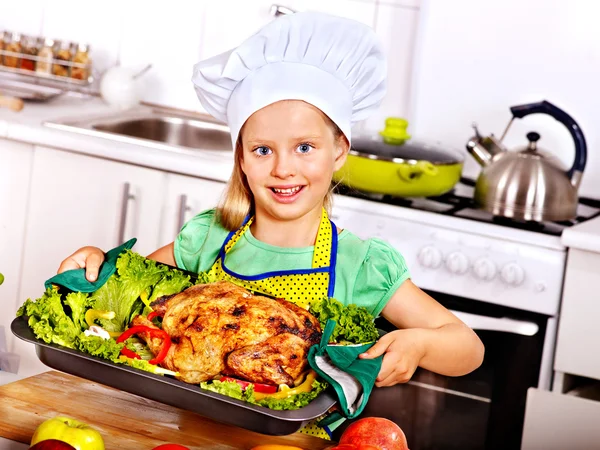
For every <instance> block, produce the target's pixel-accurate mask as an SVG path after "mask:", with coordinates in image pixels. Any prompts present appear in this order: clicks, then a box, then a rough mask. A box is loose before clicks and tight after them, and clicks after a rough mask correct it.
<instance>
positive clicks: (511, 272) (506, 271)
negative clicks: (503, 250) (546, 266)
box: [500, 263, 525, 286]
mask: <svg viewBox="0 0 600 450" xmlns="http://www.w3.org/2000/svg"><path fill="white" fill-rule="evenodd" d="M500 276H501V277H502V281H504V282H505V283H506V284H511V285H513V286H518V285H520V284H521V283H523V281H524V280H525V271H524V270H523V268H522V267H521V266H519V265H518V264H516V263H508V264H507V265H505V266H504V267H503V268H502V271H501V272H500Z"/></svg>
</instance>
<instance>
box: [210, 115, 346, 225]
mask: <svg viewBox="0 0 600 450" xmlns="http://www.w3.org/2000/svg"><path fill="white" fill-rule="evenodd" d="M323 116H324V117H325V119H326V121H327V122H328V124H329V125H330V126H331V127H332V129H333V133H334V136H335V140H336V142H337V141H338V140H339V139H342V138H343V139H345V140H346V142H348V140H347V139H346V136H344V133H343V132H342V130H341V129H340V127H338V126H337V125H336V124H335V123H334V122H333V121H332V120H331V119H330V118H329V117H328V116H327V115H325V114H323ZM243 130H244V127H242V129H241V130H240V134H239V136H238V140H237V142H236V145H235V155H234V163H233V172H232V174H231V178H230V179H229V182H228V183H227V187H226V188H225V193H224V194H223V197H222V199H221V201H220V202H219V206H218V207H217V220H218V221H219V223H220V224H221V225H222V226H223V227H224V228H225V229H227V230H229V231H234V230H237V229H238V228H240V227H241V226H242V224H243V223H244V219H245V218H246V216H248V215H252V214H254V197H253V196H252V191H251V190H250V186H249V185H248V179H247V178H246V174H245V173H244V171H243V170H242V158H243V157H244V152H243V148H242V132H243ZM333 188H334V186H333V184H332V186H331V188H330V189H329V190H328V191H327V194H326V195H325V198H324V199H323V207H324V208H325V210H326V211H327V214H331V206H332V204H333Z"/></svg>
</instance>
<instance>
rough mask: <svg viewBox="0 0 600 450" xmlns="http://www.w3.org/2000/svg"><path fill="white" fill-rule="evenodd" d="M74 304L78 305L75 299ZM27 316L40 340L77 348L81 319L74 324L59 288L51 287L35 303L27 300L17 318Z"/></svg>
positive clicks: (30, 325)
mask: <svg viewBox="0 0 600 450" xmlns="http://www.w3.org/2000/svg"><path fill="white" fill-rule="evenodd" d="M73 302H74V304H75V303H76V300H75V298H73ZM22 315H25V316H27V318H28V324H29V327H30V328H31V329H32V330H33V333H34V334H35V336H36V337H37V338H38V339H41V340H43V341H44V342H46V343H48V344H50V343H52V344H58V345H62V346H64V347H69V348H75V340H76V339H77V337H78V335H79V334H80V333H81V327H80V325H79V319H76V321H75V322H74V321H73V319H71V317H70V316H69V315H68V314H67V311H65V308H64V305H63V302H62V299H61V296H60V294H59V293H58V288H56V287H50V288H48V289H46V292H44V294H43V295H42V296H41V297H40V298H39V299H37V300H36V301H35V302H34V301H32V300H31V299H27V300H26V301H25V303H23V305H22V306H21V307H20V308H19V310H18V311H17V317H20V316H22Z"/></svg>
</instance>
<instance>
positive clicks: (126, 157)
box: [0, 94, 233, 181]
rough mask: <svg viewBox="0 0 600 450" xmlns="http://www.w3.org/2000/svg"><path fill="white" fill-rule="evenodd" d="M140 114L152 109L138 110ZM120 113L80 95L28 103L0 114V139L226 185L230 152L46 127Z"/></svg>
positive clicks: (230, 163)
mask: <svg viewBox="0 0 600 450" xmlns="http://www.w3.org/2000/svg"><path fill="white" fill-rule="evenodd" d="M139 108H150V107H149V106H143V105H142V106H140V107H139ZM120 112H121V111H119V110H117V109H114V108H111V107H109V106H107V105H106V104H105V103H104V102H103V101H102V99H100V98H98V97H93V96H89V97H88V96H82V95H80V94H65V95H63V96H61V97H57V98H55V99H52V100H50V101H48V102H46V103H42V102H26V103H25V107H24V108H23V110H21V111H20V112H14V111H11V110H9V109H6V108H4V109H3V108H0V138H6V139H10V140H15V141H19V142H25V143H29V144H33V145H43V146H45V147H54V148H58V149H64V150H69V151H73V152H77V153H82V154H87V155H91V156H98V157H101V158H107V159H112V160H117V161H123V162H127V163H131V164H136V165H139V166H144V167H150V168H156V169H160V170H165V171H170V172H175V173H181V174H184V175H190V176H197V177H203V178H210V179H213V180H217V181H227V180H228V179H229V175H230V174H231V168H232V166H233V153H232V152H218V153H216V152H206V151H202V150H193V149H184V148H173V150H172V151H171V150H168V151H167V150H161V149H156V148H152V147H150V146H145V145H143V141H142V140H140V144H133V143H132V144H129V143H123V142H117V141H116V140H112V139H108V138H102V137H97V136H89V135H85V134H79V133H75V132H71V131H67V130H57V129H53V128H50V127H47V126H45V125H44V122H47V121H55V120H61V119H68V118H81V117H85V116H96V115H109V116H110V115H111V114H113V113H114V115H118V114H119V113H120ZM0 150H1V149H0Z"/></svg>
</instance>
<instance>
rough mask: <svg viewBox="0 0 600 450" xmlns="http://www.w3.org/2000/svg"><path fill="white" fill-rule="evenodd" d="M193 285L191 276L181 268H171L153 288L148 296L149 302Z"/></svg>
mask: <svg viewBox="0 0 600 450" xmlns="http://www.w3.org/2000/svg"><path fill="white" fill-rule="evenodd" d="M191 285H192V282H191V281H190V276H189V275H186V274H184V273H183V272H181V271H180V270H176V269H170V270H169V271H168V272H166V273H165V274H164V276H163V277H162V279H161V280H160V281H159V282H158V283H157V284H156V285H155V286H154V287H153V288H152V294H150V297H149V298H148V303H152V302H153V301H154V300H156V299H157V298H160V297H163V296H165V295H173V294H178V293H180V292H181V291H183V290H184V289H187V288H189V287H190V286H191Z"/></svg>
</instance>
